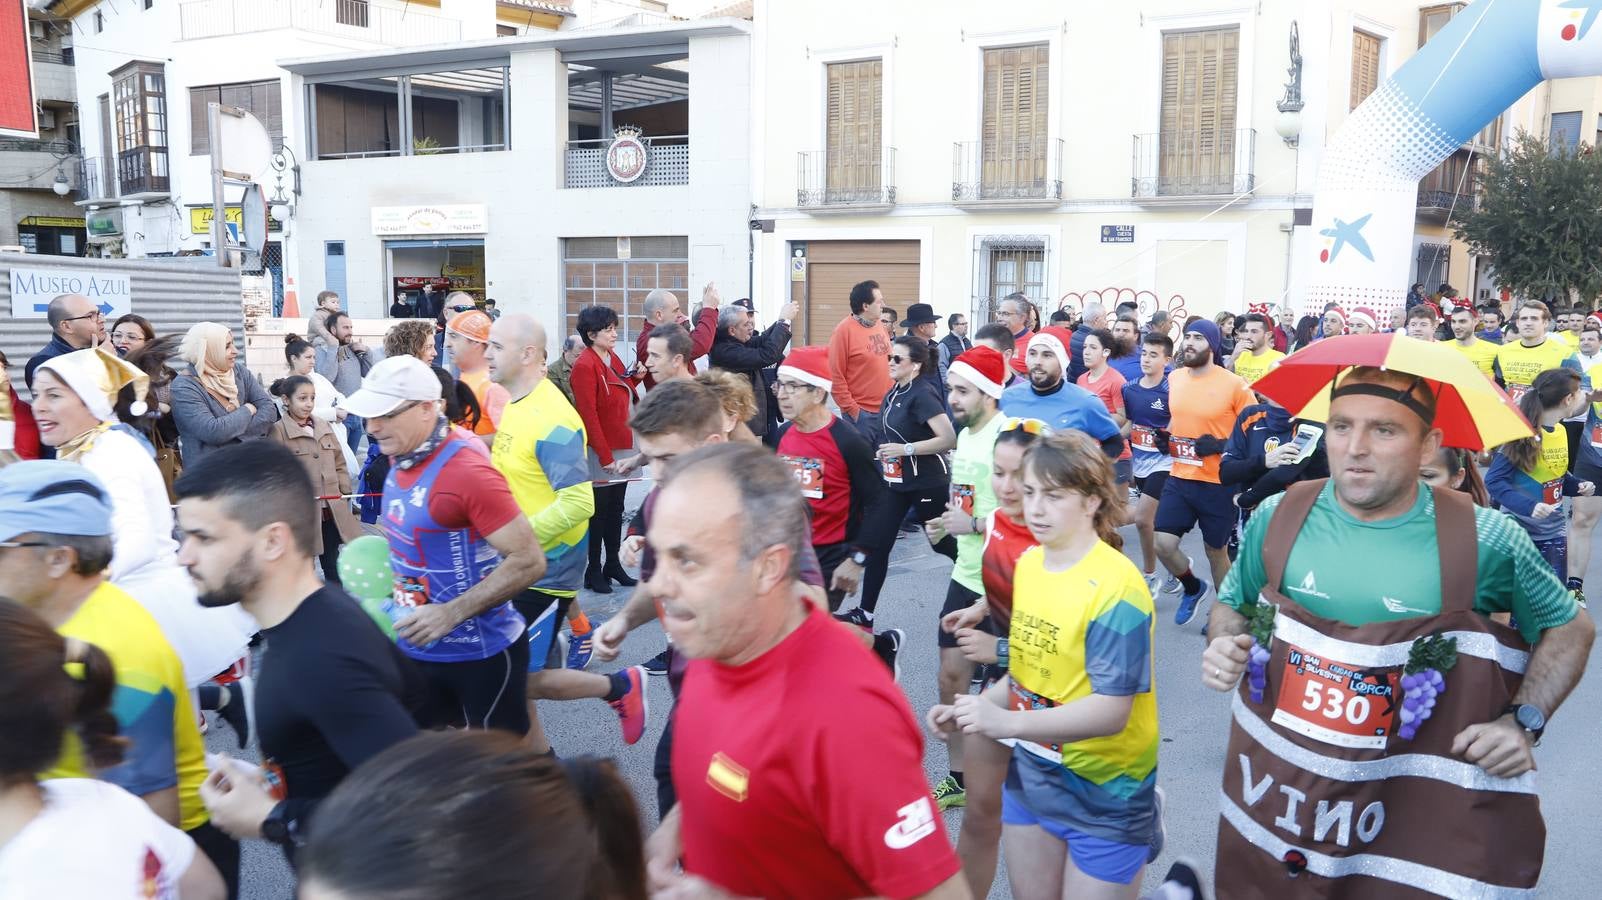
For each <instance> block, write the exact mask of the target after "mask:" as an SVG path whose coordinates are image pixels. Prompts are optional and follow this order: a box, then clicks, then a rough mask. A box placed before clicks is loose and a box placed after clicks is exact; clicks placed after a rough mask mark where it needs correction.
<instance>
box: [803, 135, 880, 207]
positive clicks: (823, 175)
mask: <svg viewBox="0 0 1602 900" xmlns="http://www.w3.org/2000/svg"><path fill="white" fill-rule="evenodd" d="M795 185H796V188H795V203H796V205H797V206H807V207H818V206H885V205H889V204H892V203H895V202H896V148H894V147H885V148H882V150H881V151H880V153H879V156H878V158H874V157H873V156H872V155H871V154H862V155H858V156H857V157H856V158H855V159H847V160H840V159H836V160H835V161H834V163H833V164H832V165H831V164H830V161H829V154H828V151H827V150H803V151H801V152H800V153H798V154H796V180H795Z"/></svg>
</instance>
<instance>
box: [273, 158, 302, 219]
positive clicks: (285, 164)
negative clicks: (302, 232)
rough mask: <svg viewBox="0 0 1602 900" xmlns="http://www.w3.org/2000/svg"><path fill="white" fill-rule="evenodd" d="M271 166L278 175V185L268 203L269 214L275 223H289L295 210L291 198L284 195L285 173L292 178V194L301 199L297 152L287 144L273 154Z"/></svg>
mask: <svg viewBox="0 0 1602 900" xmlns="http://www.w3.org/2000/svg"><path fill="white" fill-rule="evenodd" d="M271 165H272V167H273V171H274V172H277V173H278V183H277V185H276V186H275V187H274V188H273V198H272V200H270V201H268V202H269V203H270V204H271V205H270V206H269V207H268V213H269V215H271V216H272V217H273V221H274V222H279V223H283V222H288V221H289V217H290V216H292V215H294V213H295V210H294V207H293V206H292V205H291V204H290V197H289V196H286V195H285V194H284V173H285V172H288V173H289V176H290V188H289V192H290V194H293V195H294V196H296V197H299V196H300V160H298V159H296V158H295V152H294V151H293V150H291V149H289V145H288V144H285V145H283V146H282V147H279V148H278V152H276V153H274V154H273V157H272V160H271Z"/></svg>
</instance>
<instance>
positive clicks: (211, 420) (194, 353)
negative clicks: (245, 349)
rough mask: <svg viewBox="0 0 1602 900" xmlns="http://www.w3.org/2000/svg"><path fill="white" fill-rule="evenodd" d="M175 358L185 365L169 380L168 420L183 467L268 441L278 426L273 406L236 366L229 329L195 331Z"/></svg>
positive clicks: (212, 326)
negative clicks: (225, 449)
mask: <svg viewBox="0 0 1602 900" xmlns="http://www.w3.org/2000/svg"><path fill="white" fill-rule="evenodd" d="M178 356H179V358H180V359H182V360H183V361H184V362H186V363H188V364H189V365H188V366H187V367H185V368H184V369H183V370H182V371H180V372H179V373H178V377H177V378H175V379H173V382H172V415H173V419H174V421H176V422H177V423H178V435H179V437H180V439H181V442H182V443H181V447H182V450H183V457H184V461H185V462H186V463H188V464H189V465H194V464H195V463H196V462H197V461H199V460H200V458H201V457H202V456H205V455H206V453H207V452H209V451H211V450H214V449H216V448H217V447H221V446H224V445H227V444H237V443H239V442H241V441H245V440H251V439H254V438H260V437H266V436H267V433H268V432H269V431H271V430H272V425H273V423H274V422H276V421H277V420H278V404H276V403H274V402H273V400H272V398H271V397H269V396H268V395H267V391H266V389H264V388H263V387H262V386H261V382H259V381H257V380H256V376H254V375H252V374H250V370H249V369H247V368H245V366H244V364H243V363H241V362H239V361H238V359H239V350H238V348H236V347H235V346H234V335H233V332H232V331H229V330H228V326H226V325H219V324H217V323H216V322H200V323H198V324H196V325H194V326H193V327H191V328H190V329H189V332H188V333H187V334H185V335H184V343H183V347H182V348H181V349H180V350H179V351H178Z"/></svg>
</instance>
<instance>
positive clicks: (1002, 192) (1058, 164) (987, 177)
mask: <svg viewBox="0 0 1602 900" xmlns="http://www.w3.org/2000/svg"><path fill="white" fill-rule="evenodd" d="M951 199H952V200H956V201H959V202H960V201H964V200H1061V199H1062V138H1055V139H1052V140H1041V141H1034V140H1024V141H1018V142H1016V143H1009V144H1006V145H1002V144H998V143H996V142H994V141H991V142H986V141H958V142H957V143H955V144H953V145H952V147H951Z"/></svg>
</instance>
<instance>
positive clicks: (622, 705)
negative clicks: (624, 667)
mask: <svg viewBox="0 0 1602 900" xmlns="http://www.w3.org/2000/svg"><path fill="white" fill-rule="evenodd" d="M623 674H624V676H625V677H627V678H628V680H629V690H628V693H626V694H624V695H623V696H622V697H620V698H618V699H616V700H611V701H608V702H607V705H608V706H610V707H612V711H613V712H615V713H617V721H618V725H620V726H622V728H623V743H625V744H628V745H630V746H633V745H634V744H636V743H638V742H639V740H640V737H641V735H643V734H645V722H646V716H647V714H648V712H649V710H650V704H649V703H648V702H647V700H646V696H645V668H644V667H643V666H631V667H630V668H629V669H628V671H627V672H625V673H623Z"/></svg>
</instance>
